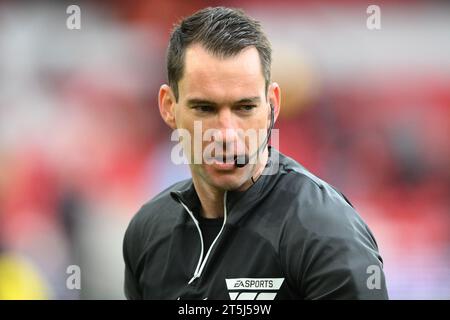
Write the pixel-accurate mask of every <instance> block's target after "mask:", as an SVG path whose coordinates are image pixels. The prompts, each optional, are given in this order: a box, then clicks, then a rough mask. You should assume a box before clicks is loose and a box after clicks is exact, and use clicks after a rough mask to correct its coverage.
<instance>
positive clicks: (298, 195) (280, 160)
mask: <svg viewBox="0 0 450 320" xmlns="http://www.w3.org/2000/svg"><path fill="white" fill-rule="evenodd" d="M270 64H271V48H270V44H269V42H268V40H267V38H266V36H265V35H264V33H263V32H262V30H261V27H260V24H259V23H258V22H257V21H254V20H252V19H251V18H249V17H248V16H246V15H245V14H244V13H243V12H242V11H240V10H235V9H229V8H223V7H217V8H207V9H203V10H201V11H199V12H197V13H195V14H194V15H192V16H190V17H187V18H186V19H184V20H183V21H181V23H180V24H179V25H177V26H176V27H175V29H174V31H173V32H172V35H171V39H170V43H169V47H168V53H167V68H168V82H169V85H162V86H161V88H160V91H159V109H160V113H161V116H162V118H163V119H164V121H165V122H166V123H167V124H168V125H169V126H170V127H171V128H172V129H178V130H180V129H182V130H184V132H188V133H189V134H190V135H191V136H194V139H184V138H185V137H183V139H182V140H183V141H182V143H183V148H184V149H185V150H187V151H186V154H187V158H188V160H189V164H190V170H191V174H192V179H189V180H187V181H182V182H179V183H177V184H175V185H174V186H172V187H170V188H169V189H167V190H165V191H163V192H162V193H160V194H159V195H158V196H156V197H155V198H154V199H153V200H151V201H150V202H148V203H147V204H145V205H144V206H143V207H142V208H141V210H140V211H139V212H138V213H137V214H136V216H135V217H134V218H133V219H132V221H131V223H130V225H129V227H128V229H127V231H126V234H125V238H124V246H123V253H124V260H125V265H126V270H125V294H126V296H127V298H129V299H275V298H276V299H386V298H387V290H386V285H385V280H384V274H383V271H382V259H381V257H380V255H379V253H378V249H377V244H376V242H375V239H374V237H373V236H372V234H371V232H370V231H369V229H368V227H367V226H366V225H365V223H364V222H363V221H362V219H361V218H360V217H359V215H358V214H357V213H356V211H355V210H354V209H353V207H352V205H351V204H350V202H349V201H348V200H347V199H346V198H345V197H344V196H343V195H342V194H341V193H340V192H339V191H337V190H336V189H334V188H333V187H332V186H330V185H329V184H327V183H326V182H324V181H322V180H320V179H319V178H317V177H316V176H314V175H313V174H311V173H310V172H308V171H307V170H306V169H305V168H304V167H302V166H301V165H300V164H298V163H297V162H295V161H294V160H292V159H290V158H288V157H286V156H284V155H282V154H281V153H279V152H278V151H277V150H275V148H271V147H268V146H267V144H268V139H269V135H270V133H271V131H272V127H273V124H274V122H275V121H276V119H277V117H278V114H279V112H280V88H279V86H278V84H276V83H273V82H271V81H270ZM198 124H201V130H202V133H206V132H207V131H208V130H210V129H211V130H215V131H216V133H217V132H219V133H221V134H219V135H214V139H209V140H208V139H206V141H205V140H201V146H202V150H205V149H207V148H208V147H210V146H211V145H214V146H216V147H217V146H221V147H222V152H220V151H217V149H216V150H215V152H212V153H211V155H212V156H211V157H210V158H209V160H210V161H206V160H208V159H205V157H203V158H202V159H201V160H203V161H200V162H199V161H195V159H194V158H195V157H196V155H198V150H197V151H195V146H194V144H195V143H198V141H197V142H196V141H194V140H195V130H196V126H197V128H198ZM252 129H253V130H262V131H263V132H266V133H267V134H266V135H265V137H264V139H263V138H261V139H259V140H258V144H257V146H259V147H258V148H256V150H255V148H250V141H249V140H250V139H249V137H248V136H243V135H242V132H248V131H250V130H252ZM192 149H194V151H193V152H191V151H190V150H192ZM250 149H252V151H251V150H250ZM219 150H220V148H219ZM204 154H205V153H204ZM255 155H257V156H255ZM256 158H257V159H258V161H255V159H256ZM230 159H231V161H229V160H230ZM275 164H276V166H275ZM270 167H276V171H275V174H273V173H274V172H271V174H268V173H267V174H266V173H265V172H266V170H267V169H268V168H270ZM272 171H273V170H272Z"/></svg>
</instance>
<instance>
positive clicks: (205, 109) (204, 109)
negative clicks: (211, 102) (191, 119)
mask: <svg viewBox="0 0 450 320" xmlns="http://www.w3.org/2000/svg"><path fill="white" fill-rule="evenodd" d="M192 109H195V110H196V111H198V112H201V113H210V112H213V111H214V107H212V106H208V105H200V106H194V107H192Z"/></svg>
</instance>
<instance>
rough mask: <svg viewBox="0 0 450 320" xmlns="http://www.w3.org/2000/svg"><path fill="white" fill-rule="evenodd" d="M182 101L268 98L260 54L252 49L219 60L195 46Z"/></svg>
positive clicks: (182, 85) (188, 52) (187, 62)
mask: <svg viewBox="0 0 450 320" xmlns="http://www.w3.org/2000/svg"><path fill="white" fill-rule="evenodd" d="M178 87H179V91H180V98H181V99H182V100H185V99H190V98H208V99H211V100H214V101H217V102H223V103H226V102H231V101H235V100H239V99H241V98H242V97H244V96H245V97H248V96H262V95H264V89H265V81H264V76H263V72H262V67H261V62H260V58H259V54H258V50H256V48H255V47H248V48H245V49H243V50H242V51H240V52H239V53H238V54H236V55H234V56H231V57H226V58H222V57H217V56H215V55H213V54H211V53H209V52H208V51H206V50H205V49H204V48H203V47H202V46H201V45H199V44H195V45H192V46H190V47H188V48H187V50H186V54H185V60H184V73H183V77H182V79H181V80H180V82H179V84H178Z"/></svg>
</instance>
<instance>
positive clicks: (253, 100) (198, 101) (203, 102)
mask: <svg viewBox="0 0 450 320" xmlns="http://www.w3.org/2000/svg"><path fill="white" fill-rule="evenodd" d="M260 101H261V98H260V97H249V98H242V99H240V100H238V101H235V102H233V105H236V104H242V103H256V102H260ZM187 104H188V105H191V106H192V105H200V104H201V105H210V106H217V103H216V102H214V101H210V100H206V99H198V98H192V99H189V100H188V101H187Z"/></svg>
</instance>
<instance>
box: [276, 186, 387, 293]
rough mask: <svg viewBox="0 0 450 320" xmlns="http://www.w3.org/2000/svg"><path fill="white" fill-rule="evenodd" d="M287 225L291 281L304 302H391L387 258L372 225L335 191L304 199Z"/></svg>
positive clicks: (312, 195) (317, 191)
mask: <svg viewBox="0 0 450 320" xmlns="http://www.w3.org/2000/svg"><path fill="white" fill-rule="evenodd" d="M299 200H300V201H298V205H297V206H294V208H293V210H294V212H293V216H291V219H290V220H291V221H290V223H289V227H287V230H288V232H287V235H286V239H285V240H286V242H285V243H286V244H285V247H286V248H287V255H286V256H287V257H288V258H287V260H288V262H287V263H288V270H289V273H290V278H291V279H292V281H293V282H294V283H295V285H296V286H297V288H298V290H299V292H300V294H301V296H302V297H303V298H305V299H388V294H387V289H386V282H385V276H384V272H383V260H382V258H381V256H380V254H379V252H378V247H377V243H376V241H375V239H374V237H373V235H372V233H371V232H370V230H369V228H368V227H367V225H366V224H365V223H364V221H363V220H362V219H361V217H360V216H359V215H358V213H357V212H356V211H355V210H354V208H353V207H352V206H351V205H350V204H349V202H347V201H346V199H344V198H343V197H342V195H341V194H339V193H337V192H336V191H335V190H333V189H332V188H320V190H319V188H317V190H314V191H312V190H310V192H308V197H307V199H305V198H304V199H299Z"/></svg>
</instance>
